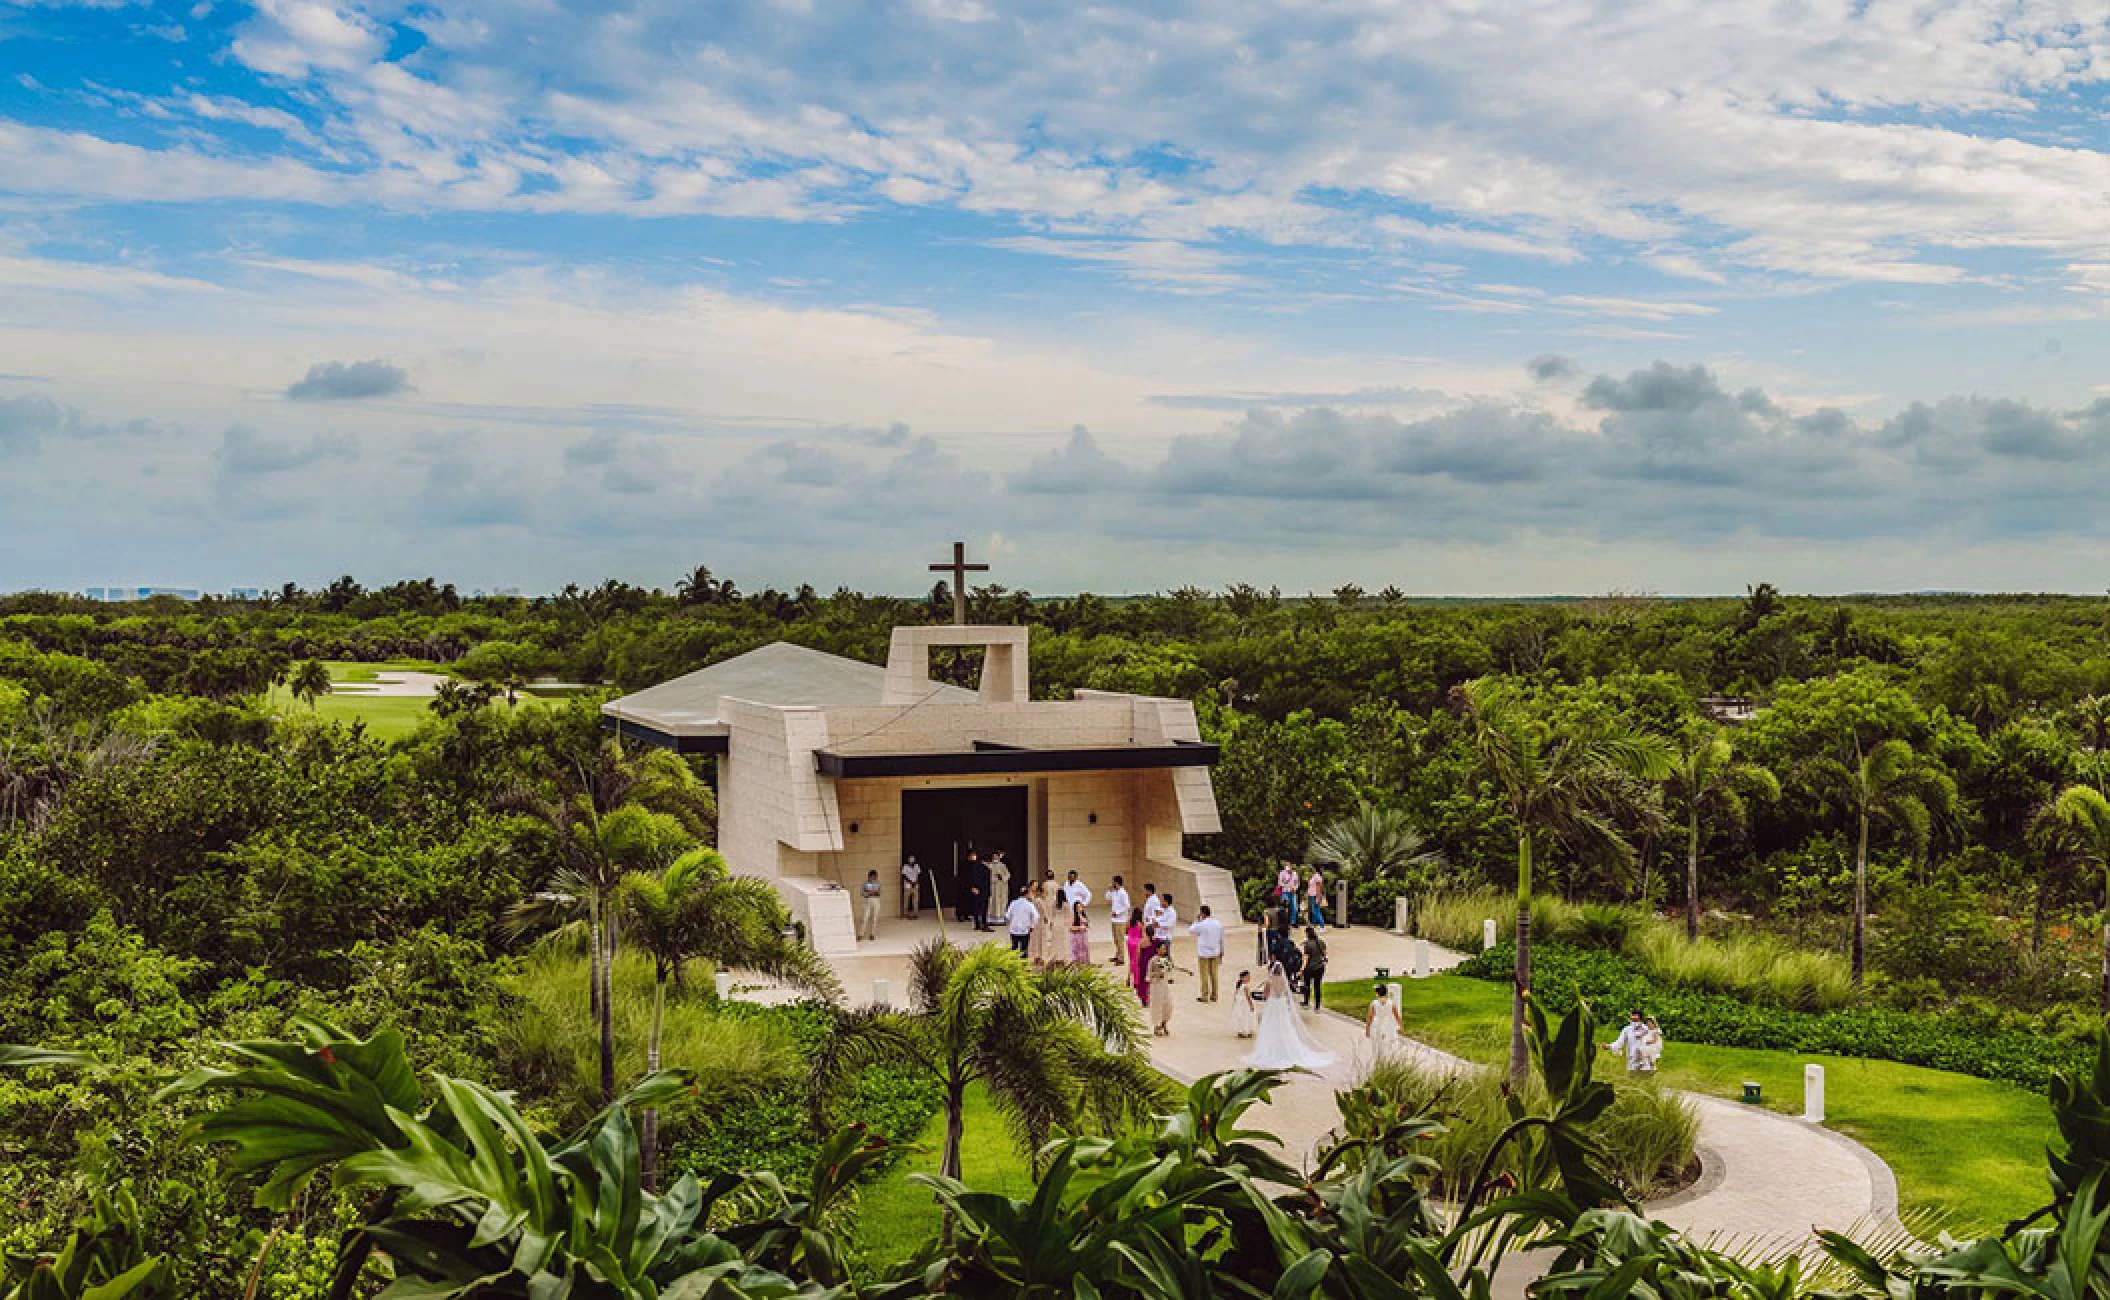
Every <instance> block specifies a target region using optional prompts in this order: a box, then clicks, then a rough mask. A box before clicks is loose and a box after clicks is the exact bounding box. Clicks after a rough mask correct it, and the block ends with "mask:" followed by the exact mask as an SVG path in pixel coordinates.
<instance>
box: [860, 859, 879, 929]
mask: <svg viewBox="0 0 2110 1300" xmlns="http://www.w3.org/2000/svg"><path fill="white" fill-rule="evenodd" d="M858 892H859V893H861V894H863V895H864V905H863V907H862V908H860V909H859V911H858V916H857V937H858V938H860V939H877V938H878V937H879V896H880V895H881V894H883V893H885V892H886V891H885V890H884V889H882V888H881V887H880V884H879V873H878V872H877V871H867V872H865V882H864V884H863V886H861V887H860V888H859V891H858Z"/></svg>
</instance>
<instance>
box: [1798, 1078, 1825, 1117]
mask: <svg viewBox="0 0 2110 1300" xmlns="http://www.w3.org/2000/svg"><path fill="white" fill-rule="evenodd" d="M1802 1117H1803V1118H1804V1119H1806V1120H1808V1121H1809V1122H1810V1123H1812V1124H1822V1123H1823V1122H1824V1067H1823V1066H1821V1065H1805V1066H1803V1067H1802Z"/></svg>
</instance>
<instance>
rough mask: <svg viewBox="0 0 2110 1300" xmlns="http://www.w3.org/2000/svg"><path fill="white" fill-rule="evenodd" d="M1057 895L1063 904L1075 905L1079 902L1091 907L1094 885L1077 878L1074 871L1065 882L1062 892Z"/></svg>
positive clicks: (1066, 905)
mask: <svg viewBox="0 0 2110 1300" xmlns="http://www.w3.org/2000/svg"><path fill="white" fill-rule="evenodd" d="M1056 897H1057V898H1059V899H1061V900H1062V904H1063V906H1065V907H1074V906H1075V905H1077V904H1079V903H1082V904H1084V905H1085V906H1086V907H1090V906H1091V905H1092V887H1091V886H1090V885H1087V884H1085V883H1084V882H1083V881H1081V880H1079V879H1077V873H1076V872H1074V871H1072V872H1071V873H1070V876H1069V879H1068V880H1066V881H1064V882H1063V885H1062V892H1061V893H1060V894H1058V895H1056Z"/></svg>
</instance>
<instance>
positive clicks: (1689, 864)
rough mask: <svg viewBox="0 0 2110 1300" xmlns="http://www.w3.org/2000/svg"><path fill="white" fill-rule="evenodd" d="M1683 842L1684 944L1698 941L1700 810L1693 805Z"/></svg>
mask: <svg viewBox="0 0 2110 1300" xmlns="http://www.w3.org/2000/svg"><path fill="white" fill-rule="evenodd" d="M1687 832H1688V834H1687V837H1686V841H1685V942H1687V943H1698V942H1699V940H1700V809H1699V806H1698V805H1697V803H1695V805H1694V807H1693V810H1692V819H1691V821H1690V822H1689V823H1688V825H1687Z"/></svg>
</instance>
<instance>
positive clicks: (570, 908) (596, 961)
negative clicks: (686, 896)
mask: <svg viewBox="0 0 2110 1300" xmlns="http://www.w3.org/2000/svg"><path fill="white" fill-rule="evenodd" d="M539 811H540V812H541V813H542V814H543V817H544V826H545V828H546V829H547V831H548V832H549V834H550V835H551V838H552V839H553V840H554V841H555V844H556V848H557V852H558V854H559V857H560V859H561V861H562V863H563V865H562V866H560V867H559V868H558V869H557V870H556V871H555V872H553V873H552V874H551V876H550V878H549V880H548V882H546V883H545V885H544V886H543V888H542V889H540V890H538V891H537V892H535V893H534V894H531V895H529V896H528V897H527V898H525V899H522V900H521V901H520V902H518V903H515V904H514V905H513V906H512V907H511V908H509V909H507V912H506V919H505V925H506V928H507V930H508V931H510V932H511V933H513V934H515V935H520V934H526V933H530V932H533V931H537V930H549V929H555V928H560V927H569V926H573V925H579V924H582V923H583V924H584V926H585V927H586V944H587V979H588V981H589V983H590V989H591V996H590V998H589V1001H590V1003H591V1005H592V1009H593V1014H594V1018H595V1020H596V1021H597V1022H598V1027H599V1029H600V1040H601V1041H600V1050H601V1100H602V1102H603V1103H604V1104H605V1103H607V1102H611V1101H613V1100H614V1099H615V1008H614V1004H613V1000H612V997H611V988H610V981H611V980H612V978H613V971H614V969H615V951H616V935H617V917H616V912H615V902H616V896H617V893H618V892H619V891H620V890H621V888H622V885H623V880H624V877H626V876H629V875H632V874H634V873H637V872H642V871H656V870H660V869H663V868H665V867H666V866H667V865H668V864H670V863H672V862H673V861H674V860H675V859H677V858H678V857H680V856H681V854H682V853H683V852H684V851H686V850H687V849H689V848H691V847H692V846H693V845H694V841H693V840H692V839H691V838H690V836H689V833H688V829H687V828H686V827H684V826H683V825H682V824H681V822H680V820H679V819H677V818H675V817H673V816H672V815H670V814H667V813H659V812H653V811H651V810H650V809H648V808H646V807H644V806H643V805H642V804H624V805H623V806H621V807H619V808H617V809H615V810H614V811H613V812H609V813H607V814H605V815H604V814H603V813H601V812H600V810H599V809H598V808H596V807H595V805H594V804H593V803H592V801H590V800H589V799H586V798H584V797H583V796H581V797H575V798H572V799H566V800H562V801H559V802H556V803H554V804H550V805H547V806H546V807H544V808H542V809H541V810H539Z"/></svg>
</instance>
